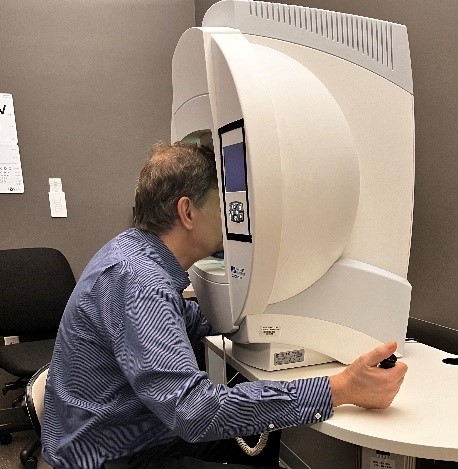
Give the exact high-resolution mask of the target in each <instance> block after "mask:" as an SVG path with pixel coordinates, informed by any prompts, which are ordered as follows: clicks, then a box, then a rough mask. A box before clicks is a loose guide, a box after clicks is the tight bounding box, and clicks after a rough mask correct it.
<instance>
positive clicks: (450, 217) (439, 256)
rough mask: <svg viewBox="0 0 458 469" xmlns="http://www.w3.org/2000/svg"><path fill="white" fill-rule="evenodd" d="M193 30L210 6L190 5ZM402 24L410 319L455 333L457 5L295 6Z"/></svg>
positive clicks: (334, 0) (336, 0)
mask: <svg viewBox="0 0 458 469" xmlns="http://www.w3.org/2000/svg"><path fill="white" fill-rule="evenodd" d="M195 3H196V24H199V25H200V24H201V22H202V18H203V15H204V13H205V11H206V10H207V9H208V8H209V7H210V5H212V4H213V3H216V2H215V1H211V0H196V2H195ZM279 3H289V4H296V5H302V6H308V7H314V8H323V9H328V10H334V11H341V12H346V13H352V14H356V15H362V16H368V17H372V18H378V19H383V20H387V21H392V22H395V23H401V24H404V25H406V26H407V28H408V33H409V42H410V49H411V58H412V72H413V83H414V95H415V126H416V182H415V209H414V225H413V236H412V249H411V259H410V267H409V281H410V282H411V284H412V286H413V291H412V303H411V315H412V316H414V317H417V318H420V319H422V320H426V321H430V322H434V323H438V324H441V325H443V326H447V327H449V328H453V329H458V196H457V188H458V150H457V149H458V132H457V128H458V81H457V74H456V71H457V70H458V28H457V27H456V24H457V21H458V2H456V0H441V1H440V2H436V1H433V0H405V1H402V2H399V1H397V0H384V1H380V0H294V1H280V2H279Z"/></svg>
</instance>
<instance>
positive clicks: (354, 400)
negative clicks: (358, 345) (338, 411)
mask: <svg viewBox="0 0 458 469" xmlns="http://www.w3.org/2000/svg"><path fill="white" fill-rule="evenodd" d="M396 348H397V344H396V342H389V343H387V344H384V345H380V346H379V347H377V348H376V349H374V350H372V351H371V352H368V353H366V354H364V355H361V356H360V357H359V358H357V359H356V360H355V361H354V362H353V363H352V364H351V365H349V366H348V367H347V368H346V369H345V370H344V371H342V372H341V373H339V374H337V375H334V376H331V377H330V384H331V392H332V401H333V406H334V407H337V406H339V405H342V404H354V405H357V406H359V407H366V408H368V409H386V408H387V407H389V406H390V404H391V403H392V402H393V399H394V397H395V396H396V394H397V393H398V391H399V388H400V386H401V384H402V381H403V380H404V375H405V374H406V372H407V365H406V364H405V363H402V362H399V361H398V362H397V363H396V365H395V366H394V367H393V368H389V369H383V368H379V367H378V366H377V365H378V364H379V363H380V362H381V361H382V360H384V359H385V358H388V357H389V356H390V355H392V354H393V353H394V352H395V350H396Z"/></svg>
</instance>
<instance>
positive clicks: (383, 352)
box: [363, 340, 398, 366]
mask: <svg viewBox="0 0 458 469" xmlns="http://www.w3.org/2000/svg"><path fill="white" fill-rule="evenodd" d="M397 347H398V344H397V343H396V342H395V341H394V340H393V341H392V342H388V343H386V344H382V345H379V346H378V347H377V348H375V349H374V350H371V351H370V352H368V353H366V354H365V355H363V359H364V362H365V363H366V365H368V366H377V365H378V364H379V363H380V362H381V361H382V360H384V359H385V358H388V357H389V356H391V355H392V354H393V353H394V352H395V351H396V349H397Z"/></svg>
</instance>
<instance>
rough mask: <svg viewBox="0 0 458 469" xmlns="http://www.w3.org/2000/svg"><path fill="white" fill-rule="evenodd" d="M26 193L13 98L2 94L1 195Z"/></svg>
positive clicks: (0, 119)
mask: <svg viewBox="0 0 458 469" xmlns="http://www.w3.org/2000/svg"><path fill="white" fill-rule="evenodd" d="M23 192H24V181H23V178H22V167H21V157H20V154H19V146H18V139H17V130H16V118H15V116H14V106H13V96H12V95H11V94H9V93H0V193H2V194H18V193H20V194H21V193H23Z"/></svg>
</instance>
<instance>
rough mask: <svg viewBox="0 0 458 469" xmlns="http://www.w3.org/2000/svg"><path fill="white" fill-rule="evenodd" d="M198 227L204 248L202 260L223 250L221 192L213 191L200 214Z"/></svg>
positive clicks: (200, 240) (198, 234) (201, 244)
mask: <svg viewBox="0 0 458 469" xmlns="http://www.w3.org/2000/svg"><path fill="white" fill-rule="evenodd" d="M198 217H199V218H198V227H197V232H196V235H197V237H198V243H199V245H200V246H201V248H202V253H203V255H202V258H203V257H207V256H210V255H211V254H213V253H215V252H217V251H222V250H223V232H222V225H221V210H220V206H219V191H218V189H211V190H210V193H209V195H208V197H207V200H206V202H205V204H204V205H203V206H202V208H201V209H200V210H199V212H198Z"/></svg>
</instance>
